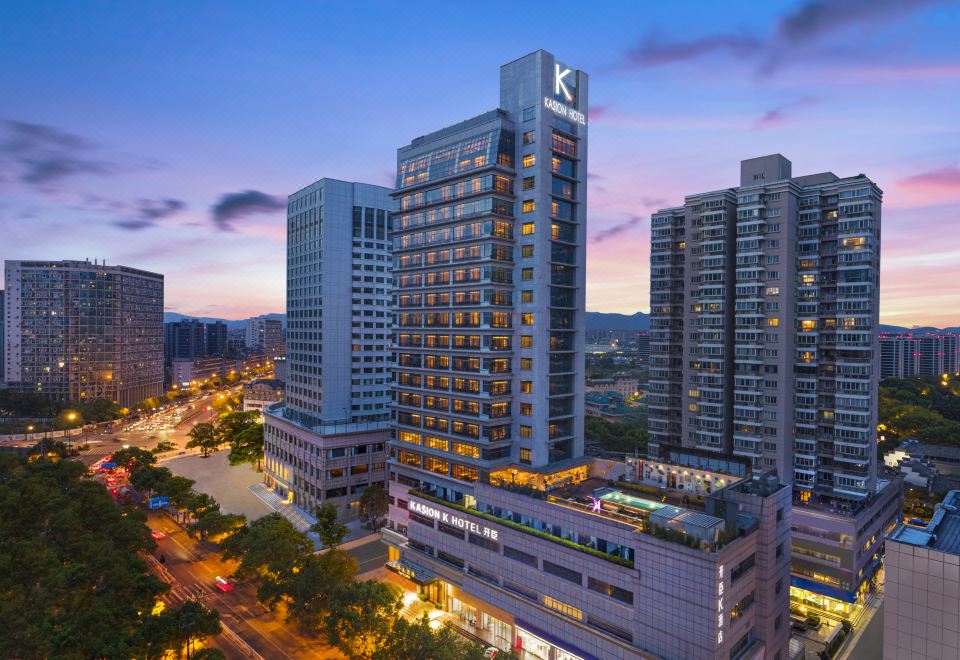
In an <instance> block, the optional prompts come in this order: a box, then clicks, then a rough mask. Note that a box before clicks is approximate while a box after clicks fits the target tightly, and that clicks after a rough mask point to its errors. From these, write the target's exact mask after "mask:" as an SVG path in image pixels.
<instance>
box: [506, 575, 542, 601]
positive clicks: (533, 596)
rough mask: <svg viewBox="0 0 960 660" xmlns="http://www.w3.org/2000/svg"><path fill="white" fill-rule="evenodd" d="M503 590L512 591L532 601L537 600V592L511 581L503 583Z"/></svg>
mask: <svg viewBox="0 0 960 660" xmlns="http://www.w3.org/2000/svg"><path fill="white" fill-rule="evenodd" d="M503 588H504V589H506V590H507V591H512V592H513V593H515V594H517V595H519V596H523V597H524V598H529V599H530V600H534V601H535V600H537V592H536V591H534V590H533V589H528V588H527V587H525V586H523V585H522V584H517V583H516V582H511V581H510V580H504V581H503Z"/></svg>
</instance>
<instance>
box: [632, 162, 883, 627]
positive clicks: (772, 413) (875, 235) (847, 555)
mask: <svg viewBox="0 0 960 660" xmlns="http://www.w3.org/2000/svg"><path fill="white" fill-rule="evenodd" d="M881 200H882V192H881V191H880V189H879V188H878V187H877V186H876V184H874V183H873V182H872V181H870V179H868V178H867V177H866V176H865V175H863V174H858V175H856V176H852V177H838V176H837V175H835V174H833V173H831V172H825V173H821V174H813V175H807V176H799V177H794V176H793V174H792V167H791V163H790V161H789V160H787V159H786V158H784V157H783V156H781V155H779V154H775V155H772V156H764V157H760V158H753V159H749V160H745V161H742V163H741V167H740V184H739V186H737V187H735V188H726V189H720V190H715V191H711V192H706V193H698V194H694V195H689V196H687V197H686V199H685V201H684V205H683V206H678V207H672V208H667V209H662V210H660V211H658V212H657V213H655V214H654V215H653V218H652V221H651V225H652V239H651V240H652V242H651V284H650V286H651V355H650V402H649V406H650V409H649V420H650V422H649V424H650V427H649V430H650V445H651V451H652V452H654V453H656V452H657V451H659V450H660V448H661V447H665V446H683V447H696V448H700V449H703V450H707V451H715V452H718V453H722V454H733V455H738V456H743V457H746V458H748V459H749V460H750V461H751V463H752V465H753V467H754V469H755V470H766V469H775V470H776V471H777V474H779V475H781V477H782V478H783V479H784V480H786V481H788V482H791V483H792V485H793V488H794V492H795V497H796V502H795V506H794V509H793V516H794V520H793V525H794V529H795V532H797V533H796V534H795V536H794V548H793V549H794V561H795V569H796V570H795V576H794V596H795V598H796V599H798V600H801V601H803V602H804V603H806V604H810V605H813V604H817V603H819V605H821V606H824V608H825V609H830V610H832V611H837V608H840V609H841V610H848V609H849V608H850V607H852V605H853V603H855V602H857V600H858V599H860V598H862V596H863V593H864V591H865V590H866V589H869V586H870V582H871V579H872V578H873V575H874V573H875V571H876V568H877V567H878V566H879V563H880V553H881V550H882V538H883V532H884V530H885V529H886V528H887V527H889V525H891V524H893V522H894V521H895V520H896V518H897V516H898V507H899V484H900V481H899V480H898V479H896V478H880V477H879V476H878V472H877V457H876V451H875V448H874V445H875V440H876V424H877V400H876V396H877V383H878V378H879V367H880V362H879V351H878V343H877V333H878V323H879V318H878V314H879V273H880V207H881ZM801 529H802V530H805V531H804V532H803V533H800V532H798V531H797V530H801ZM818 530H819V531H818ZM851 532H852V536H851ZM861 541H869V543H867V545H866V546H864V545H863V544H862V543H861ZM818 544H820V545H818ZM823 545H825V546H826V547H821V546H823ZM801 555H804V556H806V557H807V558H809V557H815V558H816V559H814V560H812V561H813V563H814V564H815V565H814V566H812V567H808V566H806V565H805V564H804V563H803V562H804V561H807V560H806V559H804V560H798V559H797V558H798V557H799V556H801ZM818 588H819V589H821V591H822V593H819V594H818V593H817V592H816V589H818ZM851 601H852V602H851Z"/></svg>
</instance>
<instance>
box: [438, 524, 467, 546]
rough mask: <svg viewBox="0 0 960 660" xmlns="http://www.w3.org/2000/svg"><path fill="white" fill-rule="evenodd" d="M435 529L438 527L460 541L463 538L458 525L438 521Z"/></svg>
mask: <svg viewBox="0 0 960 660" xmlns="http://www.w3.org/2000/svg"><path fill="white" fill-rule="evenodd" d="M437 529H439V530H440V531H441V532H443V533H444V534H449V535H450V536H456V537H457V538H458V539H460V540H461V541H462V540H463V530H462V529H460V528H459V527H454V526H453V525H449V524H447V523H445V522H438V523H437Z"/></svg>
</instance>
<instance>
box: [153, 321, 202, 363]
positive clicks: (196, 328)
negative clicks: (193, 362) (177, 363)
mask: <svg viewBox="0 0 960 660" xmlns="http://www.w3.org/2000/svg"><path fill="white" fill-rule="evenodd" d="M163 334H164V357H165V358H166V360H167V362H169V361H170V360H176V359H184V358H199V357H206V356H207V355H208V354H209V353H208V352H207V326H206V325H205V324H204V323H201V322H200V321H198V320H196V319H183V320H180V321H172V322H170V323H164V324H163Z"/></svg>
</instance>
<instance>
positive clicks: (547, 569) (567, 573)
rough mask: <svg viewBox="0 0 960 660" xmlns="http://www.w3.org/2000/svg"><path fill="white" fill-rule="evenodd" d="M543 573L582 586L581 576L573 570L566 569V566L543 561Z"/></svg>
mask: <svg viewBox="0 0 960 660" xmlns="http://www.w3.org/2000/svg"><path fill="white" fill-rule="evenodd" d="M543 572H544V573H549V574H550V575H556V576H557V577H560V578H563V579H564V580H569V581H570V582H574V583H576V584H583V574H582V573H578V572H576V571H574V570H571V569H569V568H567V567H566V566H561V565H560V564H554V563H553V562H552V561H547V560H544V561H543Z"/></svg>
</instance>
